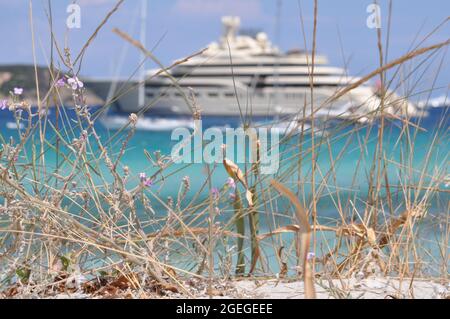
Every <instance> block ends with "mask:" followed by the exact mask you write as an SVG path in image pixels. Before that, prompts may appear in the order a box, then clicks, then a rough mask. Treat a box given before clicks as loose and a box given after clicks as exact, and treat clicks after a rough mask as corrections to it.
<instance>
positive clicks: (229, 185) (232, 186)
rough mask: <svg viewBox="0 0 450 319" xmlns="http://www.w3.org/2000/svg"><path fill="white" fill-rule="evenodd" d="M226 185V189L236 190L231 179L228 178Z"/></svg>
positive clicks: (234, 183)
mask: <svg viewBox="0 0 450 319" xmlns="http://www.w3.org/2000/svg"><path fill="white" fill-rule="evenodd" d="M226 185H228V187H230V188H232V189H236V182H235V181H234V179H233V178H231V177H228V179H227V182H226Z"/></svg>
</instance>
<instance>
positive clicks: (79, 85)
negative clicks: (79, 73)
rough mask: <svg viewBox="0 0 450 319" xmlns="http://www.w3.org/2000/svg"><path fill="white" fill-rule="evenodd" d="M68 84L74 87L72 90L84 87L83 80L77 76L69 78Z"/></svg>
mask: <svg viewBox="0 0 450 319" xmlns="http://www.w3.org/2000/svg"><path fill="white" fill-rule="evenodd" d="M67 84H69V85H70V86H71V87H72V90H74V91H75V90H76V89H81V88H83V87H84V83H83V82H81V81H80V80H79V79H78V78H77V77H74V78H69V79H68V80H67Z"/></svg>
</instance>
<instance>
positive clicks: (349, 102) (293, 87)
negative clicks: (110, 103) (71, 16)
mask: <svg viewBox="0 0 450 319" xmlns="http://www.w3.org/2000/svg"><path fill="white" fill-rule="evenodd" d="M222 22H223V25H224V33H223V35H222V37H221V38H220V40H219V41H218V42H213V43H211V44H210V45H209V46H208V49H207V50H205V51H204V52H203V53H202V54H200V55H197V56H194V57H193V58H191V59H189V60H188V61H187V62H184V63H182V64H179V65H177V66H176V67H174V68H173V69H171V70H169V71H167V72H166V73H160V74H159V75H157V76H155V73H154V72H152V71H151V72H148V74H147V79H146V81H145V105H146V106H147V108H148V111H147V112H148V113H149V114H150V115H152V114H154V115H192V108H191V107H190V105H189V103H192V102H191V101H189V99H187V98H186V97H187V96H191V95H193V96H194V100H195V104H196V106H197V107H198V108H199V109H200V111H201V114H202V115H204V116H208V115H216V116H239V115H242V114H247V115H250V114H251V115H253V116H278V115H283V114H292V115H302V116H308V115H310V113H311V96H313V109H314V110H315V111H314V113H315V114H316V115H317V116H320V115H323V116H340V117H361V116H365V115H368V114H371V113H374V111H375V110H377V108H379V107H380V99H379V98H378V97H377V95H376V94H375V91H374V89H373V88H372V87H370V86H367V85H361V86H359V87H357V88H355V89H353V90H351V91H350V92H349V93H347V94H345V95H344V96H342V97H340V98H339V99H338V100H336V101H333V102H330V97H332V96H333V95H335V94H336V92H337V91H339V90H340V89H342V88H343V87H345V86H347V85H349V84H351V83H353V82H354V81H357V80H358V78H356V77H352V76H348V75H347V74H346V71H345V70H344V69H342V68H338V67H332V66H329V65H328V61H327V58H326V57H325V56H322V55H316V56H315V57H314V67H313V66H312V56H311V54H310V53H308V52H305V51H301V50H292V51H288V52H286V53H282V52H280V50H279V49H278V48H277V47H275V46H274V45H272V43H271V42H270V41H269V39H268V37H267V35H266V34H265V33H262V32H260V33H257V34H256V35H255V36H250V35H240V34H238V29H239V25H240V20H239V18H238V17H224V18H223V19H222ZM311 83H312V86H313V91H311ZM392 96H393V95H392V94H391V97H392ZM399 100H402V101H403V102H404V103H403V102H402V103H399V104H401V105H400V106H398V107H395V108H396V109H397V110H393V112H401V113H404V112H409V114H411V113H412V112H414V106H412V105H411V104H410V103H408V102H406V101H404V100H403V99H399ZM117 104H118V106H119V108H120V109H121V111H124V112H137V111H139V110H140V109H141V108H142V106H141V105H139V102H138V94H131V93H130V92H128V94H126V95H124V96H122V97H120V98H119V99H118V100H117ZM399 110H400V111H399Z"/></svg>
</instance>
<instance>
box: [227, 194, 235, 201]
mask: <svg viewBox="0 0 450 319" xmlns="http://www.w3.org/2000/svg"><path fill="white" fill-rule="evenodd" d="M229 197H230V199H231V200H233V201H234V200H236V194H235V193H230V195H229Z"/></svg>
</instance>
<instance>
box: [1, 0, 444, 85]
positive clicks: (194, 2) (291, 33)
mask: <svg viewBox="0 0 450 319" xmlns="http://www.w3.org/2000/svg"><path fill="white" fill-rule="evenodd" d="M72 2H73V1H68V0H52V10H53V18H54V22H53V23H54V30H55V34H56V36H57V39H58V42H59V44H60V46H61V47H64V46H65V43H67V46H69V47H70V48H71V50H72V55H74V56H75V55H76V54H77V53H78V52H79V50H80V49H81V47H82V46H83V44H84V43H85V41H86V40H87V39H88V37H89V36H90V34H91V33H92V32H93V31H94V30H95V27H96V26H97V25H98V24H99V23H100V21H101V20H102V19H103V17H104V16H105V15H106V13H107V12H108V11H109V10H110V9H111V8H112V7H113V6H114V4H115V1H114V0H78V1H75V2H77V3H78V4H80V6H81V28H80V29H71V30H67V28H66V25H65V21H66V18H67V16H68V13H66V8H67V5H68V4H70V3H72ZM281 2H282V7H281V18H282V19H281V21H282V22H281V24H280V31H281V32H280V34H281V36H280V38H279V41H278V43H277V44H278V45H279V47H281V48H282V49H284V50H286V49H289V48H295V47H297V48H303V47H304V45H303V43H304V40H303V35H302V34H303V32H302V28H301V23H300V9H299V4H300V6H301V9H302V15H303V21H304V26H305V30H304V31H305V34H306V37H307V45H308V46H311V35H312V25H313V1H312V0H300V1H299V0H282V1H281ZM318 3H319V15H318V35H317V46H318V51H319V53H323V54H326V55H327V56H328V57H329V60H330V62H331V63H332V64H333V65H337V66H345V65H346V66H347V68H348V69H349V71H350V73H351V74H356V75H363V74H365V73H367V72H370V71H371V70H372V69H374V68H376V67H377V66H378V63H379V62H378V51H377V38H376V31H375V29H369V28H368V27H367V26H366V19H367V17H368V15H369V13H367V12H366V8H367V6H368V5H369V4H370V3H372V1H371V0H342V1H336V0H319V1H318ZM388 3H389V2H388V1H387V0H382V1H380V5H381V16H382V33H383V37H384V39H386V35H387V24H388V19H387V17H388V11H389V10H388V7H389V6H388ZM32 4H33V19H34V27H35V35H36V51H37V59H38V62H39V63H40V64H46V63H47V61H48V57H49V32H48V31H49V27H48V21H47V18H46V14H45V10H46V8H47V0H33V1H32ZM276 4H277V0H148V5H149V10H148V37H147V46H148V47H149V48H151V47H153V46H155V45H156V44H158V45H157V46H156V49H155V54H156V56H157V57H158V58H159V59H160V60H161V61H162V62H163V63H164V64H168V63H170V62H171V61H173V60H174V59H177V58H180V57H183V56H186V55H188V54H191V53H193V52H196V51H197V50H198V49H200V48H203V47H205V46H206V45H207V44H208V43H210V42H211V41H212V40H215V39H217V38H218V37H219V36H220V34H221V23H220V17H221V16H223V15H239V16H240V17H241V20H242V25H243V27H249V28H250V27H256V28H260V29H263V30H264V31H266V32H267V33H268V34H269V36H270V37H271V39H272V40H273V42H275V38H276V37H275V34H276V23H275V21H276V8H277V5H276ZM449 12H450V1H448V0H429V1H422V0H414V1H408V0H394V1H393V3H392V19H391V28H390V35H389V36H390V41H389V50H388V60H390V59H394V58H396V57H399V56H401V55H402V54H404V53H406V52H407V51H408V50H409V49H410V48H411V47H415V46H416V45H418V44H419V42H420V41H422V40H423V38H424V37H425V36H426V35H427V34H428V33H429V32H431V31H432V30H433V29H434V28H435V27H436V26H437V25H438V24H439V23H441V22H442V21H443V20H444V19H445V18H446V17H447V15H448V13H449ZM138 17H139V1H137V0H125V2H124V4H123V5H122V7H121V8H120V10H119V11H118V12H117V13H116V14H115V15H114V16H113V17H112V18H111V20H110V21H109V22H108V23H107V24H106V25H105V27H104V28H103V29H102V30H101V31H100V33H99V35H98V37H97V38H96V39H95V41H94V42H93V44H92V45H91V46H90V47H89V49H88V51H87V54H86V57H85V59H84V62H83V66H82V74H84V75H89V76H111V75H112V74H114V72H117V65H118V61H119V59H120V55H121V52H122V50H123V48H124V44H123V41H122V40H121V39H119V38H118V37H117V36H116V35H115V34H113V33H112V32H111V30H112V28H114V27H118V28H120V29H122V30H123V31H126V32H129V33H132V34H133V35H134V36H135V37H138V26H139V22H138ZM133 21H134V25H135V28H134V30H133V28H132V27H133ZM449 34H450V28H449V25H448V24H446V25H444V26H443V27H442V28H441V29H439V30H438V31H437V32H436V33H435V34H433V35H432V36H431V37H429V38H428V39H427V40H426V41H424V42H423V43H422V44H421V45H422V46H425V45H430V44H434V43H437V42H440V41H444V40H446V39H447V38H448V36H449ZM0 37H1V41H2V42H1V43H2V45H1V49H0V64H5V63H32V61H33V58H32V50H31V47H32V46H31V34H30V22H29V1H28V0H14V1H12V0H0ZM445 53H446V52H445V50H442V51H440V52H439V53H438V54H437V55H434V56H433V58H434V60H433V61H432V63H431V62H430V64H429V69H428V71H427V72H425V74H424V77H423V78H422V79H421V82H424V83H428V87H427V88H430V86H431V85H430V83H432V82H433V80H434V76H435V75H436V70H437V69H438V68H439V64H440V63H441V62H443V63H442V67H441V71H440V74H439V75H438V78H437V82H436V85H437V86H443V87H446V86H447V87H448V83H450V81H449V80H450V67H449V63H448V55H446V54H445ZM430 61H431V60H430ZM419 62H421V60H416V62H415V63H416V64H417V63H419ZM138 64H139V55H138V54H137V51H136V49H134V48H131V47H129V48H128V51H127V54H126V58H125V63H124V64H123V67H122V69H121V70H120V73H121V75H123V76H129V75H131V74H132V72H133V71H134V70H135V68H136V67H137V66H138ZM416 64H411V65H408V67H411V66H412V65H416ZM427 65H428V64H427ZM148 66H149V67H152V66H154V65H152V64H151V63H149V64H148ZM423 70H424V69H423ZM422 73H423V72H421V73H420V75H421V74H422ZM418 75H419V73H418ZM441 92H442V91H441ZM444 93H445V90H444Z"/></svg>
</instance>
